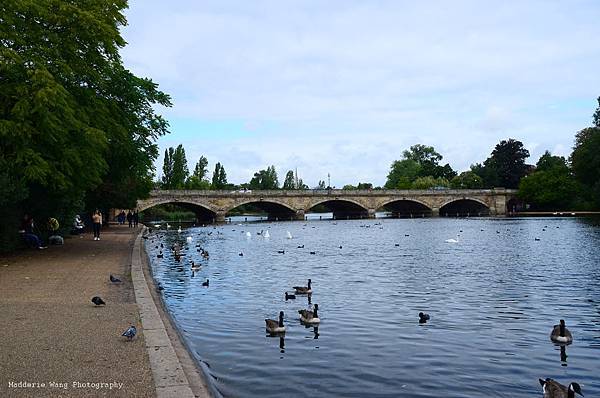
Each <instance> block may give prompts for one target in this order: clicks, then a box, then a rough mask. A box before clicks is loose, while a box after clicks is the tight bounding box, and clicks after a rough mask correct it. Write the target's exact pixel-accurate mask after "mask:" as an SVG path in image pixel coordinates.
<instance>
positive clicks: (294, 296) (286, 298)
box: [285, 292, 296, 301]
mask: <svg viewBox="0 0 600 398" xmlns="http://www.w3.org/2000/svg"><path fill="white" fill-rule="evenodd" d="M295 299H296V295H294V294H289V293H288V292H285V300H286V301H287V300H295Z"/></svg>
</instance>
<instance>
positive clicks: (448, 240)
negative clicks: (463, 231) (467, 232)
mask: <svg viewBox="0 0 600 398" xmlns="http://www.w3.org/2000/svg"><path fill="white" fill-rule="evenodd" d="M458 237H459V235H456V239H453V238H450V239H446V240H445V241H444V242H446V243H458V242H459V240H458Z"/></svg>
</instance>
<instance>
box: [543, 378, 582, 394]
mask: <svg viewBox="0 0 600 398" xmlns="http://www.w3.org/2000/svg"><path fill="white" fill-rule="evenodd" d="M539 380H540V384H541V386H542V391H543V392H544V398H574V397H575V393H577V394H579V395H581V396H582V397H583V393H582V392H581V387H580V386H579V384H577V383H575V382H573V383H571V384H569V387H565V386H563V385H562V384H560V383H559V382H557V381H555V380H552V379H550V378H546V380H542V379H539Z"/></svg>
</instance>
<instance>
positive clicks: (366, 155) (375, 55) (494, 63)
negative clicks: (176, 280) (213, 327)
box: [123, 0, 600, 186]
mask: <svg viewBox="0 0 600 398" xmlns="http://www.w3.org/2000/svg"><path fill="white" fill-rule="evenodd" d="M130 6H131V10H130V11H129V12H128V15H127V16H128V19H129V23H130V26H129V27H127V28H126V29H125V30H124V36H125V38H126V40H127V41H128V42H129V45H128V46H127V47H126V48H125V49H124V51H123V57H124V60H125V63H126V64H127V65H128V66H129V67H130V68H131V69H133V71H134V72H135V73H137V74H139V75H144V76H149V77H152V78H153V79H154V80H155V81H157V82H158V83H159V84H160V85H161V88H162V89H163V90H165V91H166V92H168V93H170V94H171V95H172V96H173V99H174V104H175V106H174V107H173V108H172V109H169V110H166V111H165V112H164V114H165V116H166V117H167V118H168V119H171V120H176V119H178V118H185V119H186V120H190V119H192V120H194V119H195V120H198V121H199V122H200V121H207V120H208V121H217V122H218V121H231V120H236V121H241V122H242V123H243V125H244V126H245V127H246V130H247V132H248V133H249V134H247V136H246V137H238V136H236V137H235V138H227V137H226V136H225V137H214V138H213V139H211V138H206V136H205V135H203V136H202V137H203V138H202V140H200V139H196V140H193V139H191V140H190V138H189V137H187V136H185V137H184V136H182V135H181V134H180V133H178V131H173V134H171V135H170V136H169V137H166V138H163V139H161V141H160V144H161V146H163V147H164V146H165V145H174V144H175V143H179V142H182V143H184V145H185V146H186V151H187V153H188V158H197V157H198V156H199V155H200V154H204V155H206V156H207V157H208V158H209V160H210V161H211V164H214V162H216V161H221V163H223V164H224V165H225V167H226V170H227V172H228V175H229V177H230V180H231V181H234V182H243V181H247V180H249V178H250V177H251V175H252V173H253V172H254V171H256V170H258V169H259V168H264V167H266V166H267V165H270V164H274V165H275V166H276V167H277V168H278V171H279V173H280V175H281V176H282V177H283V175H284V174H285V171H286V170H287V169H290V168H294V167H296V166H297V167H298V168H299V171H300V172H301V174H302V176H303V177H304V178H305V180H306V181H307V182H308V183H309V184H310V185H315V184H316V182H317V181H318V180H319V179H324V178H325V177H326V175H327V173H328V172H329V173H331V175H332V183H334V181H335V185H337V186H342V185H344V184H346V183H356V182H358V181H359V180H360V181H372V182H374V183H375V184H383V183H384V182H385V176H386V174H387V172H388V168H389V165H390V163H391V162H392V161H393V160H394V159H398V158H399V157H400V156H401V153H402V150H403V149H406V148H407V147H408V146H410V145H412V144H415V143H424V144H428V145H434V146H435V148H436V149H437V150H438V152H440V153H442V154H443V155H444V161H448V162H450V163H451V165H452V166H453V167H454V168H456V169H459V170H464V169H466V168H468V166H469V165H470V164H471V163H475V162H480V161H482V160H484V159H485V158H486V157H487V156H488V155H489V153H490V151H491V150H492V149H493V146H494V145H495V144H496V143H497V142H498V141H499V140H500V139H506V138H509V137H514V138H517V139H520V140H522V141H523V142H524V143H525V144H526V146H527V147H529V148H532V158H534V153H535V155H538V152H539V154H541V153H543V151H544V150H545V149H549V148H558V151H562V152H563V153H561V154H564V155H568V152H569V148H570V147H571V144H572V141H573V135H574V133H575V132H576V131H577V130H579V129H580V128H582V127H585V125H586V124H587V123H589V120H590V115H591V114H592V112H593V110H594V107H595V102H594V100H595V98H596V97H597V96H598V95H600V92H598V87H600V75H599V74H598V73H597V68H596V66H597V65H598V63H599V61H600V42H598V41H597V40H592V38H594V37H598V33H600V26H599V25H598V23H597V15H598V11H600V5H599V4H598V3H597V2H592V1H579V2H576V4H574V3H568V4H567V3H548V2H545V1H543V2H542V1H540V2H517V1H511V2H507V3H503V4H497V3H494V4H493V5H491V4H490V3H486V2H476V1H458V2H452V3H448V2H442V1H440V2H435V1H434V2H420V3H419V2H399V1H378V2H364V1H350V0H344V1H342V0H339V1H331V2H321V1H302V2H297V1H274V0H273V1H252V2H242V1H225V2H224V1H202V2H193V1H178V2H175V3H173V2H163V1H159V0H144V1H141V0H133V1H131V2H130ZM586 99H589V109H588V108H586V107H576V108H574V107H569V106H566V105H565V103H566V102H568V101H579V102H581V101H585V100H586ZM534 143H535V144H534ZM534 145H535V146H534ZM190 160H191V159H190ZM536 160H537V157H535V158H534V159H532V160H531V162H535V161H536ZM190 163H192V161H190ZM159 169H160V167H159Z"/></svg>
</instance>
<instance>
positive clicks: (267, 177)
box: [250, 166, 279, 189]
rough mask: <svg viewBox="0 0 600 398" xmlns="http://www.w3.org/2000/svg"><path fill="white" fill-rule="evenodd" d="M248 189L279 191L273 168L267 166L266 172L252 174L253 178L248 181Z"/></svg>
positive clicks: (260, 171)
mask: <svg viewBox="0 0 600 398" xmlns="http://www.w3.org/2000/svg"><path fill="white" fill-rule="evenodd" d="M250 187H251V188H252V189H279V180H278V179H277V172H276V171H275V166H269V167H267V169H266V170H259V171H257V172H256V173H254V177H253V178H252V179H251V180H250Z"/></svg>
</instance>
